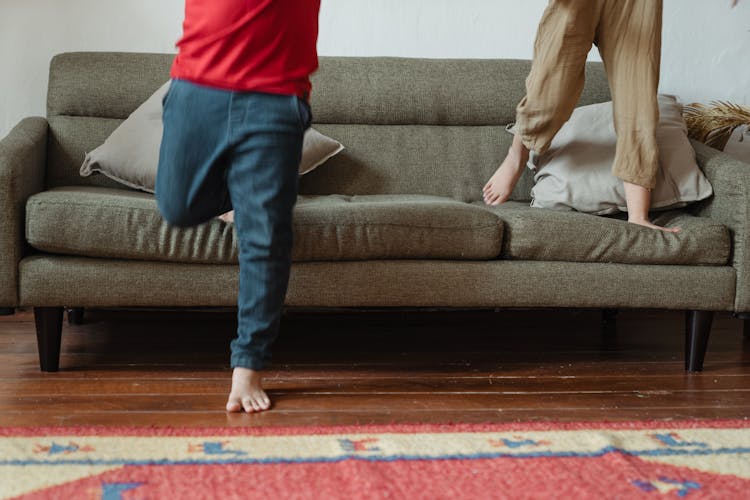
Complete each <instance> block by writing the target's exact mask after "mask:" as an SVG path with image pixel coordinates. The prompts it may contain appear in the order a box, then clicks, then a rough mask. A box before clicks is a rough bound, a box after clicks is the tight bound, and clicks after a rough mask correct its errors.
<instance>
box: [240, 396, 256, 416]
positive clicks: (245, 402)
mask: <svg viewBox="0 0 750 500" xmlns="http://www.w3.org/2000/svg"><path fill="white" fill-rule="evenodd" d="M242 407H243V408H244V409H245V411H246V412H248V413H253V412H254V411H255V408H253V400H252V398H242Z"/></svg>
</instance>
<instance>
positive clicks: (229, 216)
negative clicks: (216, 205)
mask: <svg viewBox="0 0 750 500" xmlns="http://www.w3.org/2000/svg"><path fill="white" fill-rule="evenodd" d="M219 219H221V220H223V221H224V222H226V223H227V224H231V223H232V222H234V210H232V211H231V212H227V213H225V214H221V215H220V216H219Z"/></svg>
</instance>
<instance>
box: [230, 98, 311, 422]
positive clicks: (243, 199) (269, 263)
mask: <svg viewBox="0 0 750 500" xmlns="http://www.w3.org/2000/svg"><path fill="white" fill-rule="evenodd" d="M306 106H307V105H306V104H303V103H301V102H300V101H299V99H298V98H296V97H291V96H274V95H268V94H256V93H254V94H242V95H240V94H238V95H237V96H236V97H235V100H234V101H233V103H232V106H231V115H232V116H231V117H230V124H231V131H230V136H231V138H232V154H231V156H230V159H229V162H230V167H229V170H228V174H227V184H228V186H229V192H230V195H231V199H232V205H233V206H234V223H235V228H236V231H237V238H238V241H239V259H240V290H239V299H238V330H237V338H236V339H235V340H234V341H233V342H232V345H231V347H232V367H234V368H235V371H234V374H233V378H232V391H231V393H230V398H229V401H228V402H227V409H228V410H229V411H241V410H240V407H241V408H242V409H244V410H245V411H248V412H251V411H259V410H265V409H267V408H268V407H269V405H270V403H269V401H268V397H267V395H266V394H265V392H264V391H263V389H262V384H261V375H260V373H259V372H260V371H261V370H263V369H265V368H266V367H267V366H268V364H269V363H270V359H271V345H272V344H273V342H274V340H275V339H276V336H277V334H278V329H279V321H280V318H281V310H282V307H283V305H284V298H285V296H286V290H287V284H288V281H289V272H290V268H291V252H292V210H293V208H294V204H295V202H296V199H297V182H298V169H299V162H300V158H301V155H302V140H303V135H304V131H305V129H306V128H307V127H308V126H309V111H308V110H307V107H306Z"/></svg>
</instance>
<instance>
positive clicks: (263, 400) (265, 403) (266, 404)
mask: <svg viewBox="0 0 750 500" xmlns="http://www.w3.org/2000/svg"><path fill="white" fill-rule="evenodd" d="M258 404H259V405H260V408H261V410H267V409H269V408H270V407H271V400H270V399H268V396H266V395H265V394H263V395H262V396H261V397H260V398H259V399H258Z"/></svg>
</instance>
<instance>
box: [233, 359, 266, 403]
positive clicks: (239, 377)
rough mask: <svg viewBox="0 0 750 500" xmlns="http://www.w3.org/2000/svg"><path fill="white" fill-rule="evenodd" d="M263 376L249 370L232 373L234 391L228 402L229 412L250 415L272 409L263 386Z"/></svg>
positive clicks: (243, 369)
mask: <svg viewBox="0 0 750 500" xmlns="http://www.w3.org/2000/svg"><path fill="white" fill-rule="evenodd" d="M262 382H263V376H262V375H261V374H260V372H257V371H255V370H249V369H247V368H239V367H238V368H235V369H234V372H233V373H232V391H231V392H230V393H229V401H227V411H228V412H232V413H238V412H241V411H242V410H243V409H244V410H245V411H246V412H248V413H253V412H257V411H263V410H267V409H269V408H270V407H271V400H270V399H268V395H267V394H266V391H264V390H263V387H261V384H262Z"/></svg>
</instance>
